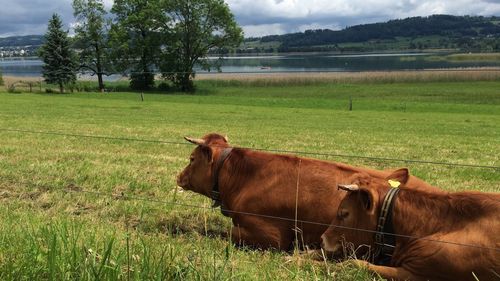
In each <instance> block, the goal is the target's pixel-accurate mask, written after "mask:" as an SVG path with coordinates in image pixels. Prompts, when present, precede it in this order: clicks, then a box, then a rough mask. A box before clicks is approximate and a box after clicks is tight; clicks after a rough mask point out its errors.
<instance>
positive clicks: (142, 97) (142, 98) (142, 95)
mask: <svg viewBox="0 0 500 281" xmlns="http://www.w3.org/2000/svg"><path fill="white" fill-rule="evenodd" d="M141 101H144V93H143V92H141Z"/></svg>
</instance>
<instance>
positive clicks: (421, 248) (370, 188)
mask: <svg viewBox="0 0 500 281" xmlns="http://www.w3.org/2000/svg"><path fill="white" fill-rule="evenodd" d="M401 171H405V172H403V173H402V172H401ZM388 179H393V180H397V181H399V182H400V183H401V184H402V185H404V184H406V183H407V182H408V172H407V170H400V172H399V173H398V174H395V175H391V176H389V177H388ZM339 188H341V189H344V190H347V192H346V193H347V196H346V197H345V198H344V199H343V200H342V202H341V203H340V206H339V208H338V212H337V215H336V217H335V219H334V220H333V221H332V223H331V224H332V226H330V227H329V228H328V230H327V231H326V232H325V233H324V234H323V236H322V237H321V238H322V241H323V242H322V246H323V248H324V249H325V250H326V251H329V252H333V253H334V254H341V253H342V248H344V246H345V245H346V244H348V243H352V244H351V246H352V247H353V248H354V249H357V252H356V254H357V255H363V254H365V253H366V251H367V250H368V249H370V252H368V255H365V257H367V258H369V260H371V261H373V263H369V262H367V261H360V260H356V261H355V263H357V264H358V265H362V266H366V267H367V268H368V269H369V270H372V271H374V272H376V273H378V274H379V275H380V276H382V277H384V278H387V279H389V280H390V279H394V280H500V194H498V193H497V194H492V193H480V192H456V193H445V192H440V193H427V192H424V191H420V190H419V189H418V188H414V189H411V190H410V189H405V190H400V191H397V189H394V188H392V187H391V186H390V184H389V183H388V181H387V180H383V179H380V178H372V177H369V176H368V175H363V174H360V175H358V176H356V177H355V178H354V180H353V181H352V184H350V185H340V186H339ZM390 197H392V200H391V198H390ZM391 201H392V202H391ZM333 208H335V206H333ZM381 217H385V218H384V219H381ZM363 230H365V231H363ZM391 234H393V235H391ZM438 241H443V242H438ZM445 241H446V242H445ZM346 242H348V243H346ZM382 245H385V246H382ZM367 246H369V247H367ZM391 246H395V247H394V248H392V247H391ZM391 249H392V250H391ZM363 250H365V251H364V252H365V253H364V252H363ZM384 259H385V261H384ZM476 277H477V278H478V279H476Z"/></svg>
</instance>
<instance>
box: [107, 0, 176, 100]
mask: <svg viewBox="0 0 500 281" xmlns="http://www.w3.org/2000/svg"><path fill="white" fill-rule="evenodd" d="M111 12H112V13H113V14H114V15H115V22H114V24H113V25H112V27H111V31H110V40H111V46H112V48H113V60H114V64H115V66H116V67H117V68H118V69H119V70H120V71H123V72H127V71H130V72H131V76H130V77H131V81H130V86H131V87H132V88H133V89H143V90H146V89H150V88H151V87H153V85H154V73H153V72H154V70H155V65H156V63H157V58H158V56H159V54H160V40H159V37H160V36H159V34H160V29H161V28H160V27H161V26H162V25H163V24H164V23H165V22H168V19H167V18H166V17H165V15H164V14H163V13H162V9H161V7H160V1H150V0H115V1H114V4H113V8H112V9H111Z"/></svg>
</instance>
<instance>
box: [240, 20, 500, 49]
mask: <svg viewBox="0 0 500 281" xmlns="http://www.w3.org/2000/svg"><path fill="white" fill-rule="evenodd" d="M499 23H500V17H482V16H452V15H432V16H428V17H411V18H406V19H397V20H390V21H388V22H383V23H373V24H361V25H356V26H351V27H346V28H345V29H343V30H336V31H335V30H329V29H317V30H306V31H305V32H298V33H291V34H284V35H270V36H264V37H262V38H248V39H246V40H248V41H252V40H253V41H254V40H256V39H259V40H260V41H261V42H264V43H265V42H276V41H277V42H280V43H281V44H280V47H279V48H278V50H277V51H279V52H287V51H299V50H301V51H303V50H310V49H314V48H312V47H320V48H327V49H328V50H330V51H332V50H338V49H339V48H338V47H337V46H336V45H338V44H342V43H360V42H369V41H382V40H398V38H402V37H405V38H421V37H425V36H440V37H442V38H447V39H448V40H447V41H448V42H446V43H447V44H448V45H449V46H453V47H457V48H462V49H464V50H466V51H469V50H470V48H471V47H474V46H473V45H470V44H469V45H467V43H469V42H471V40H472V41H477V40H478V39H481V40H482V43H484V44H486V45H491V46H484V47H485V48H486V49H488V50H490V51H500V40H498V38H499V37H500V24H499ZM438 43H439V42H438ZM414 44H415V46H413V47H415V48H418V45H417V44H418V41H417V42H415V43H414ZM411 47H412V46H410V48H411ZM436 47H442V46H440V45H437V46H436ZM444 47H445V48H446V47H447V46H444ZM478 47H481V46H478ZM316 50H317V49H316Z"/></svg>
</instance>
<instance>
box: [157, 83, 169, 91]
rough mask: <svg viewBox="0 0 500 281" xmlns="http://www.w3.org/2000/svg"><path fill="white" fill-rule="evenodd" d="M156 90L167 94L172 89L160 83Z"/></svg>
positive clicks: (167, 84)
mask: <svg viewBox="0 0 500 281" xmlns="http://www.w3.org/2000/svg"><path fill="white" fill-rule="evenodd" d="M157 89H158V90H159V91H162V92H169V91H171V90H172V87H171V86H170V84H169V83H167V82H161V83H160V84H158V87H157Z"/></svg>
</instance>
